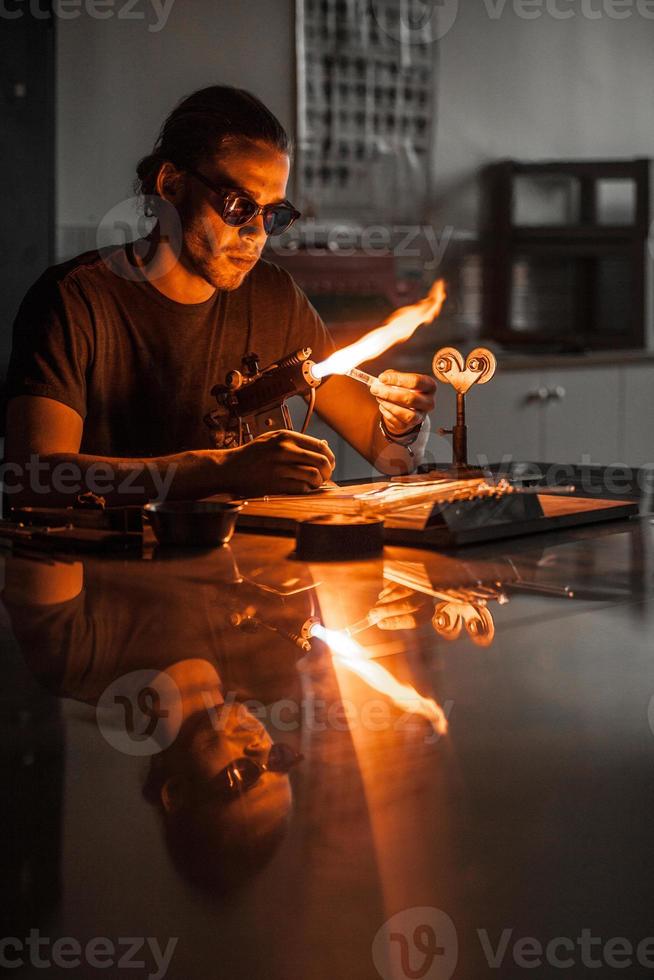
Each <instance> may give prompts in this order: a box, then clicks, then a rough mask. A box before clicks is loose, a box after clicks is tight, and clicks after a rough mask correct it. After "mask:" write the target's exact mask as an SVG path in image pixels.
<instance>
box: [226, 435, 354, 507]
mask: <svg viewBox="0 0 654 980" xmlns="http://www.w3.org/2000/svg"><path fill="white" fill-rule="evenodd" d="M222 465H223V467H224V469H223V479H222V480H221V482H224V485H225V486H226V487H227V488H228V489H229V490H230V491H231V492H232V493H235V494H237V495H238V496H242V497H263V496H265V495H267V494H273V493H282V494H290V493H308V492H309V491H310V490H316V489H318V487H320V486H321V485H322V484H323V483H324V482H325V480H328V479H329V478H330V477H331V475H332V473H333V471H334V466H335V465H336V459H335V457H334V454H333V453H332V451H331V449H330V448H329V445H328V443H327V442H325V441H324V440H322V439H314V438H313V436H307V435H302V433H300V432H291V431H289V430H286V429H282V430H277V431H275V432H266V433H265V434H264V435H262V436H259V437H258V438H257V439H255V440H254V441H253V442H248V443H246V444H245V445H244V446H239V447H238V449H228V450H225V452H224V458H223V463H222Z"/></svg>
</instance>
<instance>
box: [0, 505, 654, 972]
mask: <svg viewBox="0 0 654 980" xmlns="http://www.w3.org/2000/svg"><path fill="white" fill-rule="evenodd" d="M292 549H293V544H292V542H291V541H290V540H289V539H284V538H280V537H263V536H255V535H246V534H237V535H236V536H235V538H234V539H233V541H232V543H231V545H230V546H227V547H224V548H221V549H217V550H214V551H210V552H205V553H197V552H196V553H191V552H189V553H180V552H173V553H166V552H157V551H156V549H154V548H153V547H148V548H147V549H146V551H145V553H144V555H143V557H139V558H130V559H124V558H93V557H89V558H84V559H83V560H81V561H80V560H77V559H75V558H71V559H66V560H56V559H51V558H49V557H48V558H46V557H44V558H41V559H38V560H37V559H36V558H35V557H27V556H19V555H7V554H6V555H5V557H4V558H3V560H2V561H3V564H4V591H3V607H2V609H1V615H2V623H1V628H0V635H1V636H2V658H3V685H2V695H1V697H2V701H3V712H2V743H1V744H2V766H3V784H4V787H5V805H4V808H3V811H4V812H3V818H2V819H3V826H2V831H3V833H2V850H3V868H4V872H3V875H2V891H3V903H2V904H3V909H4V912H3V927H2V932H1V936H0V938H1V939H2V943H1V944H0V950H1V952H0V958H1V959H2V966H5V967H7V968H9V969H10V971H11V972H12V973H13V974H14V975H16V976H34V977H40V976H53V977H59V976H62V977H63V976H65V977H71V976H80V977H84V978H87V977H93V976H96V975H98V976H104V977H124V976H128V977H139V978H140V977H157V978H161V977H163V976H168V977H171V978H175V980H177V978H179V980H182V978H183V980H194V978H205V977H207V978H208V977H212V978H213V977H219V978H222V977H225V978H228V977H229V978H231V977H248V978H253V980H254V978H266V980H295V978H297V980H333V978H347V980H375V978H377V977H382V978H384V980H407V978H423V980H424V978H427V980H447V978H450V977H455V978H458V977H460V978H465V980H473V978H477V977H493V976H502V977H521V976H529V975H535V976H538V977H544V976H573V977H575V978H577V977H582V976H586V975H589V976H590V975H592V976H601V977H606V976H612V975H613V972H614V971H615V973H616V975H622V976H629V977H636V976H638V977H640V976H644V975H647V974H648V971H649V970H651V969H653V968H654V940H652V939H651V937H652V936H654V921H652V918H651V909H652V907H653V906H654V900H653V899H654V895H653V892H654V887H653V882H654V876H653V875H652V867H653V857H654V855H653V847H652V831H651V819H652V817H651V814H652V805H653V804H654V792H653V787H654V780H653V778H652V776H653V773H652V766H653V763H654V734H653V726H654V701H652V698H653V695H654V643H653V639H654V594H653V578H652V571H653V568H654V528H653V527H652V526H651V524H650V522H648V521H646V520H642V519H641V520H634V521H630V522H621V523H616V524H613V525H606V526H604V527H601V528H597V529H586V530H584V531H579V532H577V533H573V532H567V533H559V534H556V535H554V534H551V535H540V536H537V537H532V538H524V539H520V540H514V541H511V542H505V543H495V544H492V545H487V546H484V547H479V548H476V549H474V550H472V549H465V550H460V551H459V552H458V553H456V554H447V555H446V554H438V553H426V552H421V551H418V550H409V549H401V548H387V549H386V551H385V553H384V557H383V559H379V560H375V561H367V562H345V561H344V562H336V563H322V564H313V565H309V564H303V563H300V562H298V561H296V560H295V559H294V557H293V554H292ZM274 743H282V744H283V745H284V746H285V748H281V749H279V748H277V749H272V750H271V746H272V745H273V744H274ZM44 970H45V971H46V972H44Z"/></svg>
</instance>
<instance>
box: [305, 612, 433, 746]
mask: <svg viewBox="0 0 654 980" xmlns="http://www.w3.org/2000/svg"><path fill="white" fill-rule="evenodd" d="M311 635H312V636H316V637H317V638H318V639H319V640H322V641H323V642H324V643H326V644H327V646H329V647H330V649H331V651H332V657H333V658H334V660H336V661H337V663H339V664H342V665H343V666H344V667H347V669H348V670H351V671H352V673H354V674H357V675H358V676H359V677H360V678H361V679H362V680H363V681H365V682H366V684H368V685H369V686H370V687H372V688H374V690H376V691H379V692H380V693H381V694H385V695H387V697H389V698H390V699H391V700H392V701H394V702H395V704H397V705H398V707H400V708H403V709H404V710H405V711H408V712H410V713H411V714H417V715H423V717H425V718H426V719H427V720H428V721H429V722H430V724H431V726H432V728H433V729H434V731H435V732H437V733H438V734H439V735H444V734H445V733H446V732H447V718H446V717H445V713H444V711H443V709H442V708H441V707H440V705H439V704H437V703H436V701H434V700H433V699H432V698H425V697H423V696H422V695H421V694H418V692H417V691H416V689H415V687H412V686H411V685H410V684H402V683H401V682H400V681H398V680H397V679H396V678H395V677H393V675H392V674H391V673H389V671H388V670H386V668H385V667H382V666H381V664H378V663H375V662H374V661H372V660H370V659H369V658H368V657H367V655H366V652H365V650H364V649H363V647H361V646H360V645H359V644H358V643H357V642H356V640H353V639H352V637H351V636H347V635H346V634H345V633H342V632H340V631H339V630H330V629H326V628H325V627H324V626H322V625H321V624H320V623H316V624H314V625H313V626H312V627H311Z"/></svg>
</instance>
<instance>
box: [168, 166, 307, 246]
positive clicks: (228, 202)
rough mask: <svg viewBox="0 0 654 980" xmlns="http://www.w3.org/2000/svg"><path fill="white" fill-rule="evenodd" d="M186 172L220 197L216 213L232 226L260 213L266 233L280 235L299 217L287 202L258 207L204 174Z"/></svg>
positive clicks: (244, 222)
mask: <svg viewBox="0 0 654 980" xmlns="http://www.w3.org/2000/svg"><path fill="white" fill-rule="evenodd" d="M186 172H187V173H189V174H190V175H191V177H195V179H196V180H199V181H200V183H201V184H204V186H205V187H208V188H209V190H210V191H213V193H214V194H215V195H216V196H217V197H219V198H220V199H221V201H220V209H218V214H219V215H220V217H221V218H222V219H223V221H224V222H225V224H226V225H231V227H232V228H240V227H241V225H246V224H247V223H248V221H253V220H254V219H255V218H256V217H257V216H258V215H260V214H262V215H263V227H264V231H265V232H266V235H281V234H282V232H284V231H287V230H288V229H289V228H290V227H291V225H292V224H293V222H294V221H297V219H298V218H299V217H301V215H300V212H299V211H296V210H295V208H294V207H293V206H292V205H291V204H289V203H284V202H282V203H281V204H265V205H264V206H263V207H260V206H259V205H258V204H257V202H256V201H253V200H252V198H251V197H248V196H247V195H246V194H243V193H242V192H240V191H236V190H230V189H229V188H227V187H218V186H216V184H213V183H212V182H211V181H210V180H209V179H208V178H207V177H205V176H204V174H200V173H198V172H197V171H196V170H189V169H188V168H186Z"/></svg>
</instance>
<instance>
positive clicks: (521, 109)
mask: <svg viewBox="0 0 654 980" xmlns="http://www.w3.org/2000/svg"><path fill="white" fill-rule="evenodd" d="M455 4H456V0H447V2H446V4H445V6H446V8H449V9H450V10H452V9H453V8H454V6H455ZM602 5H603V0H590V6H589V0H586V9H594V10H595V11H597V12H599V11H601V10H602ZM120 6H121V3H120V0H117V2H116V10H119V9H120ZM293 6H294V4H293V0H247V2H240V3H234V2H233V0H175V2H174V5H173V7H172V11H171V13H170V16H169V18H168V21H167V22H166V24H165V26H164V27H163V29H161V30H160V31H158V32H155V31H151V30H148V24H150V25H152V24H153V23H154V22H156V16H155V14H154V12H153V10H152V9H151V3H150V0H140V2H139V4H138V5H137V6H136V7H135V8H134V10H135V11H137V12H141V13H143V14H144V19H143V20H125V19H119V18H118V17H116V16H114V17H112V18H111V19H107V20H95V19H92V18H90V17H89V16H88V15H86V14H81V15H80V16H79V17H78V18H76V19H73V20H69V21H59V23H58V66H59V67H58V93H57V105H58V125H59V131H58V194H57V213H58V223H59V226H60V246H59V247H60V252H61V251H62V250H63V251H64V252H66V253H68V254H71V253H74V252H75V251H77V250H80V249H77V248H76V247H75V246H76V244H79V245H80V248H81V247H87V241H88V240H89V234H90V233H91V231H92V228H93V226H94V225H95V224H96V223H97V221H98V219H99V218H100V217H101V216H102V215H103V214H104V213H105V212H106V211H107V210H109V209H110V208H111V207H112V206H114V205H115V204H116V203H117V202H119V201H121V200H123V199H124V198H125V197H127V196H129V195H130V193H131V181H132V179H133V173H134V165H135V163H136V161H137V160H138V158H139V157H140V156H141V155H143V154H144V153H146V152H147V151H148V150H149V149H150V147H151V145H152V143H153V141H154V139H155V136H156V133H157V130H158V127H159V125H160V124H161V121H162V120H163V117H164V115H165V114H166V112H167V111H168V110H169V109H170V108H171V107H172V106H173V105H174V103H175V102H176V101H177V100H178V99H179V98H180V97H181V96H182V95H184V94H186V93H188V92H190V91H192V90H193V89H195V88H198V87H200V86H202V85H205V84H208V83H211V82H216V81H222V82H227V83H230V84H238V85H243V86H247V87H248V88H250V89H252V90H253V91H254V92H255V93H257V94H258V95H260V96H261V97H263V98H264V99H265V100H266V101H267V102H268V104H269V105H270V106H271V108H272V109H273V110H274V111H275V112H277V113H278V114H279V116H280V117H281V119H282V120H283V122H285V123H286V124H288V125H290V126H291V127H292V124H293V118H294V71H295V64H294V57H293ZM494 6H495V9H502V5H501V4H499V5H498V0H492V2H491V0H461V3H460V4H459V9H458V15H457V17H456V20H455V22H454V24H453V26H452V27H451V29H450V30H449V31H448V32H447V34H446V35H445V36H444V37H443V38H442V40H441V41H440V42H439V43H438V44H436V45H435V46H434V52H435V55H436V54H438V57H439V60H440V72H439V74H440V81H439V96H438V99H439V120H438V128H437V137H436V138H437V151H436V155H435V161H434V204H435V207H434V213H433V219H434V221H435V223H436V224H452V225H454V226H455V228H457V230H462V231H465V230H473V229H475V227H476V218H477V194H476V183H475V177H476V172H477V169H478V167H479V166H480V165H481V164H482V163H484V162H486V161H488V160H491V159H496V158H498V157H506V156H515V157H518V158H523V159H531V158H533V159H539V158H540V159H542V158H545V157H581V158H583V157H598V156H636V155H643V156H653V157H654V69H653V64H654V20H646V19H644V18H643V17H642V16H640V15H639V14H638V12H637V11H636V10H635V9H634V10H633V11H631V13H632V16H631V17H630V18H628V19H624V20H615V19H613V18H611V17H609V16H608V15H607V14H603V15H602V16H601V17H600V18H599V19H589V18H588V17H584V16H582V14H581V11H580V10H579V9H578V8H579V7H580V4H579V3H577V4H574V3H571V4H567V3H566V2H565V0H559V7H560V8H562V9H566V7H568V8H570V9H575V10H576V13H575V16H574V17H573V18H572V19H569V20H557V19H555V18H553V17H552V16H551V15H549V14H547V13H546V12H543V14H542V16H541V17H540V18H539V19H534V20H525V19H522V18H520V17H518V16H517V15H516V13H515V12H514V10H513V8H512V6H511V3H509V2H508V0H507V3H505V4H504V6H503V12H502V15H501V16H500V17H499V18H498V19H493V17H492V16H490V15H489V12H488V9H489V8H491V10H492V9H493V7H494ZM530 12H531V13H532V14H533V13H534V8H533V7H532V8H530ZM624 12H625V10H624V9H623V10H622V13H624ZM85 228H86V229H87V230H86V231H85V230H84V229H85ZM90 244H91V246H92V245H93V240H92V237H91V243H90Z"/></svg>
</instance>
